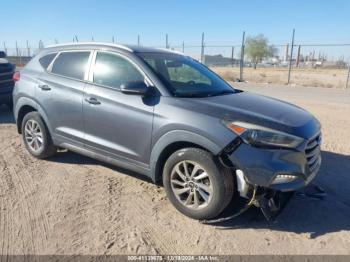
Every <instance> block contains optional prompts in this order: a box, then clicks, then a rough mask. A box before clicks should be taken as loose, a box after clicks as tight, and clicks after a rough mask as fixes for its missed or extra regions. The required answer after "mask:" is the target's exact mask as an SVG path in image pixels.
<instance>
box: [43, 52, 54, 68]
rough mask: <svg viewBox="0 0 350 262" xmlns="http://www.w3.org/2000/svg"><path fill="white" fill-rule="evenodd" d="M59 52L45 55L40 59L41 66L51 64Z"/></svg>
mask: <svg viewBox="0 0 350 262" xmlns="http://www.w3.org/2000/svg"><path fill="white" fill-rule="evenodd" d="M56 55H57V53H52V54H49V55H46V56H43V57H42V58H40V59H39V62H40V64H41V66H42V67H43V68H45V69H47V67H48V66H49V65H50V64H51V62H52V60H53V59H54V58H55V57H56Z"/></svg>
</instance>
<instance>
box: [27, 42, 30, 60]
mask: <svg viewBox="0 0 350 262" xmlns="http://www.w3.org/2000/svg"><path fill="white" fill-rule="evenodd" d="M27 56H28V57H30V47H29V43H28V40H27Z"/></svg>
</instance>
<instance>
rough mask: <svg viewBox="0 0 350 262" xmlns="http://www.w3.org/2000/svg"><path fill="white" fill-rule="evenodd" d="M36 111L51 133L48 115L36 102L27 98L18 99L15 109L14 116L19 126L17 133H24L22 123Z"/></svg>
mask: <svg viewBox="0 0 350 262" xmlns="http://www.w3.org/2000/svg"><path fill="white" fill-rule="evenodd" d="M33 111H36V112H38V113H39V114H40V116H41V117H42V118H43V120H44V123H45V125H46V126H47V128H48V129H49V131H50V133H52V132H51V127H50V122H49V121H48V118H47V115H46V113H45V111H44V109H43V108H42V107H41V106H40V105H39V104H38V103H36V102H35V101H34V100H32V99H30V98H27V97H22V98H20V99H18V101H17V102H16V106H15V109H14V116H15V119H16V125H17V132H18V133H19V134H21V133H22V121H23V118H24V116H25V115H26V114H28V113H30V112H33Z"/></svg>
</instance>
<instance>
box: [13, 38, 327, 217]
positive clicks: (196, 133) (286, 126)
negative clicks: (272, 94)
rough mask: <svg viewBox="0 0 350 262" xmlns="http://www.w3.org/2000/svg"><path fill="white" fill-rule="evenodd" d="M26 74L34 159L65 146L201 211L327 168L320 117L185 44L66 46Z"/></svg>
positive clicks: (188, 211) (23, 103)
mask: <svg viewBox="0 0 350 262" xmlns="http://www.w3.org/2000/svg"><path fill="white" fill-rule="evenodd" d="M14 79H15V80H16V84H15V88H14V92H13V101H14V115H15V119H16V122H17V128H18V132H19V133H20V134H22V136H23V140H24V144H25V146H26V148H27V149H28V151H29V152H30V153H31V154H32V155H33V156H35V157H37V158H47V157H50V156H52V155H53V154H55V152H56V151H57V148H65V149H68V150H71V151H75V152H78V153H81V154H83V155H86V156H89V157H92V158H95V159H98V160H101V161H104V162H108V163H111V164H114V165H117V166H120V167H122V168H125V169H129V170H132V171H134V172H137V173H141V174H144V175H145V176H148V177H149V178H151V179H152V181H154V182H160V183H163V185H164V187H165V190H166V193H167V196H168V198H169V200H170V201H171V202H172V203H173V205H174V206H175V207H176V208H177V209H178V210H179V211H180V212H182V213H183V214H185V215H187V216H189V217H192V218H195V219H211V218H214V217H216V216H218V215H220V213H221V212H222V211H223V210H224V209H225V208H226V207H227V206H228V204H229V203H233V202H232V201H238V198H241V199H242V198H246V199H248V200H249V199H250V200H251V201H250V202H251V203H258V202H254V201H253V198H254V197H255V198H256V199H257V197H260V198H261V197H263V196H265V197H266V198H267V197H268V195H271V192H284V191H294V190H297V189H300V188H302V187H304V186H306V185H307V184H308V183H309V182H310V181H311V180H312V179H313V178H314V177H315V175H316V173H317V171H318V169H319V167H320V163H321V157H320V142H321V133H320V124H319V122H318V121H317V120H316V119H315V118H314V117H313V116H312V115H311V114H309V113H308V112H306V111H305V110H303V109H301V108H299V107H296V106H293V105H291V104H288V103H285V102H282V101H279V100H275V99H271V98H268V97H263V96H259V95H255V94H251V93H248V92H243V91H241V90H238V89H235V88H233V87H231V86H230V85H229V84H228V83H226V82H225V81H224V80H222V79H221V78H220V77H219V76H217V75H216V74H215V73H213V72H212V71H211V70H210V69H208V68H207V67H206V66H204V65H202V64H201V63H199V62H197V61H196V60H194V59H192V58H190V57H187V56H185V55H183V54H180V53H177V52H173V51H170V50H162V49H154V48H145V47H133V46H121V45H114V44H103V43H78V44H66V45H56V46H51V47H48V48H45V49H44V50H42V51H41V52H40V53H39V54H38V55H36V56H35V57H34V58H33V59H32V60H31V61H30V62H29V64H28V65H27V66H26V67H24V68H23V70H21V71H20V72H17V73H16V74H15V76H14ZM248 200H247V201H248ZM256 205H258V204H256Z"/></svg>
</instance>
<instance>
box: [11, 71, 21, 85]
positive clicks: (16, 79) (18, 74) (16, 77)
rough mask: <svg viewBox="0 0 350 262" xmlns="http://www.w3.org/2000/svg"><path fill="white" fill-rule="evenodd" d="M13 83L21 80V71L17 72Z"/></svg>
mask: <svg viewBox="0 0 350 262" xmlns="http://www.w3.org/2000/svg"><path fill="white" fill-rule="evenodd" d="M12 79H13V81H15V82H17V81H19V80H20V79H21V73H20V72H19V71H17V72H15V73H14V74H13V77H12Z"/></svg>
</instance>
